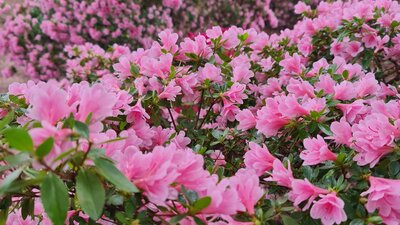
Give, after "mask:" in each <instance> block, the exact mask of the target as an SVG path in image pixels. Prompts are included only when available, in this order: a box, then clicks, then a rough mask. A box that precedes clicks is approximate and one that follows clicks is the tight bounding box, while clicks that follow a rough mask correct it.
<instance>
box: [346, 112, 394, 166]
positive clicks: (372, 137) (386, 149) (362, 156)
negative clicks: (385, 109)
mask: <svg viewBox="0 0 400 225" xmlns="http://www.w3.org/2000/svg"><path fill="white" fill-rule="evenodd" d="M352 132H353V138H354V140H355V142H354V149H355V150H356V151H357V155H356V156H355V157H354V160H355V161H357V164H358V165H360V166H364V165H367V164H370V167H374V166H375V165H376V164H377V163H378V162H379V160H380V158H382V157H383V156H384V155H386V154H388V153H390V152H392V151H393V148H394V139H395V138H397V137H399V135H400V133H399V131H398V130H397V128H396V127H395V126H393V125H392V124H391V123H390V121H389V118H387V117H386V116H385V115H383V114H379V113H374V114H371V115H368V116H366V117H365V119H364V120H362V121H360V122H359V123H358V124H355V125H353V127H352Z"/></svg>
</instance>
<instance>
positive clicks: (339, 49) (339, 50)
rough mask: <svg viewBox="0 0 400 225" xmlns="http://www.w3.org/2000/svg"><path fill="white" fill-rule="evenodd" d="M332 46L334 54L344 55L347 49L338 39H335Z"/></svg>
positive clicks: (331, 50)
mask: <svg viewBox="0 0 400 225" xmlns="http://www.w3.org/2000/svg"><path fill="white" fill-rule="evenodd" d="M330 47H331V49H330V52H331V54H332V55H334V56H337V55H342V54H343V52H344V50H345V46H344V44H343V43H342V42H338V41H337V40H334V41H333V42H332V44H331V46H330Z"/></svg>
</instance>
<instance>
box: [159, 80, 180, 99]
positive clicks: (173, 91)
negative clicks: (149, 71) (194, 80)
mask: <svg viewBox="0 0 400 225" xmlns="http://www.w3.org/2000/svg"><path fill="white" fill-rule="evenodd" d="M181 90H182V88H181V87H179V86H177V85H176V83H175V81H171V82H169V84H168V85H167V86H166V87H165V88H164V90H163V92H161V93H160V95H158V98H160V99H164V98H165V99H167V100H169V101H175V98H176V96H177V95H180V94H181Z"/></svg>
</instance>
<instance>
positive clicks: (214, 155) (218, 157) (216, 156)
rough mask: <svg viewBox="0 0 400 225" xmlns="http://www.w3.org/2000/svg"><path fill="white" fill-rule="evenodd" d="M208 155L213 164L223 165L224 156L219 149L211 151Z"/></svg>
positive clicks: (224, 162)
mask: <svg viewBox="0 0 400 225" xmlns="http://www.w3.org/2000/svg"><path fill="white" fill-rule="evenodd" d="M209 155H210V158H211V159H212V160H213V161H214V163H215V165H218V166H223V165H225V164H226V161H225V156H224V154H223V153H222V152H221V151H220V150H215V151H212V152H211V153H210V154H209Z"/></svg>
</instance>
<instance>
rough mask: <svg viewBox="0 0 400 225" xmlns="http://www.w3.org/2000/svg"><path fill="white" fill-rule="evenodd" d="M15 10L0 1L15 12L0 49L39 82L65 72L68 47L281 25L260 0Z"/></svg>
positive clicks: (30, 4) (50, 2)
mask: <svg viewBox="0 0 400 225" xmlns="http://www.w3.org/2000/svg"><path fill="white" fill-rule="evenodd" d="M227 5H229V6H230V7H228V8H227V7H226V6H227ZM12 8H13V10H11V7H10V5H7V4H4V3H3V2H0V12H4V13H5V12H7V11H11V13H9V14H10V15H8V16H5V18H3V19H4V20H5V21H3V22H2V21H1V19H0V22H2V27H3V28H2V30H1V31H0V52H2V53H3V54H6V55H7V57H8V60H9V61H10V62H13V63H14V64H16V65H17V66H22V69H23V70H24V74H27V75H29V77H30V78H33V79H40V80H47V79H50V78H55V77H60V76H62V75H63V74H65V70H66V69H67V68H68V66H67V65H65V63H66V60H67V58H68V55H67V53H66V51H64V50H65V47H67V46H69V45H77V44H78V45H83V44H85V43H91V44H97V45H100V46H101V47H103V48H105V49H107V48H108V47H111V46H112V45H114V44H115V43H117V44H119V45H128V46H130V47H132V48H136V47H138V46H149V44H151V42H152V40H153V38H154V37H155V36H156V34H158V33H159V32H160V31H162V30H163V29H165V28H172V29H174V30H175V31H179V32H180V34H189V33H191V32H193V33H198V32H201V31H203V30H204V27H210V26H211V25H213V24H215V22H216V21H219V23H220V24H221V25H224V26H229V25H237V26H243V27H246V28H248V27H254V28H255V29H257V30H261V29H264V28H265V27H266V26H268V25H269V24H271V25H272V26H273V27H275V26H277V24H278V19H277V18H276V17H275V15H274V13H273V11H272V10H271V9H270V2H269V1H266V2H264V1H261V0H251V1H249V2H248V3H246V4H245V5H243V4H240V3H237V2H236V1H231V0H229V1H228V0H226V1H225V0H224V1H207V2H202V1H199V2H197V1H193V2H190V1H187V2H186V1H185V2H183V1H181V0H178V1H176V0H163V1H162V2H161V3H157V2H149V1H141V0H138V1H136V0H106V1H103V0H90V1H69V0H63V1H56V0H46V1H37V0H35V1H29V0H25V1H24V3H23V4H15V5H13V6H12ZM290 9H293V7H292V8H290ZM6 15H7V14H6ZM14 71H15V68H14V67H10V68H6V69H5V70H4V71H3V75H5V76H11V75H12V74H13V72H14Z"/></svg>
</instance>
